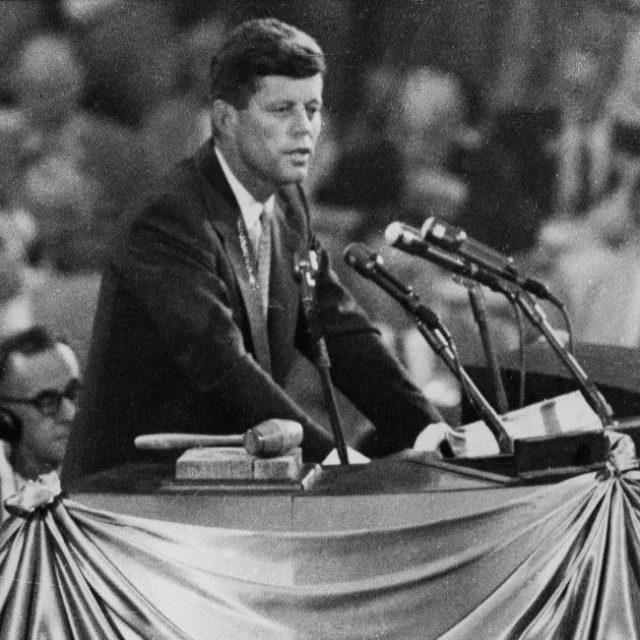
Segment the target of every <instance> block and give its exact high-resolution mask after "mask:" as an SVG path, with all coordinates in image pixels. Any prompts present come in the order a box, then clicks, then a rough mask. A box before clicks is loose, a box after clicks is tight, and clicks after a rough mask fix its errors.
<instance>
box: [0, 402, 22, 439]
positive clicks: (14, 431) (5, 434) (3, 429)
mask: <svg viewBox="0 0 640 640" xmlns="http://www.w3.org/2000/svg"><path fill="white" fill-rule="evenodd" d="M21 430H22V423H21V421H20V418H18V416H16V414H15V413H13V411H10V410H9V409H7V408H6V407H0V439H1V440H6V441H7V442H11V443H13V442H15V441H16V440H18V438H19V437H20V431H21Z"/></svg>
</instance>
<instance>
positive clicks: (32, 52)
mask: <svg viewBox="0 0 640 640" xmlns="http://www.w3.org/2000/svg"><path fill="white" fill-rule="evenodd" d="M84 83H85V75H84V69H83V68H82V66H81V65H80V63H79V61H78V58H77V55H76V52H75V49H74V47H73V45H72V43H71V41H70V40H69V38H68V37H64V36H60V35H54V34H46V35H38V36H35V37H34V38H32V39H30V40H28V41H27V42H25V44H24V46H23V47H22V49H21V51H20V54H19V56H18V58H17V61H16V65H15V70H14V76H13V85H12V86H13V90H14V95H15V99H16V103H17V106H18V109H19V110H20V113H21V114H22V115H23V117H24V120H25V122H26V139H25V142H24V148H23V152H22V162H21V167H22V175H21V200H22V203H23V205H24V206H25V208H26V209H27V210H28V211H29V212H30V213H31V214H32V215H33V217H34V219H35V221H36V225H37V233H38V236H37V241H36V242H37V246H36V247H35V248H34V255H33V259H34V261H36V262H37V263H38V264H40V265H42V266H45V267H50V268H54V269H59V270H61V271H67V272H73V271H78V270H83V269H93V268H97V267H99V266H100V264H101V261H102V255H103V251H104V237H105V235H106V234H107V233H108V232H109V230H110V227H111V225H112V224H113V221H114V220H115V219H116V218H117V216H118V214H119V213H120V211H121V210H122V208H123V207H124V206H125V204H126V202H128V201H129V200H130V199H131V198H132V196H133V194H135V193H136V188H137V187H136V188H134V187H133V185H134V184H136V183H138V184H139V180H140V175H141V174H140V171H141V169H142V168H143V165H144V161H143V158H142V155H141V153H142V152H141V149H139V148H138V144H137V140H136V139H135V138H134V137H133V136H132V135H131V134H130V133H127V131H126V129H125V128H124V127H123V126H122V125H120V124H117V123H115V122H110V121H108V120H106V119H104V118H100V117H97V116H96V115H94V114H92V113H89V112H87V111H86V110H85V109H84V108H83V107H82V105H81V98H82V96H83V92H84Z"/></svg>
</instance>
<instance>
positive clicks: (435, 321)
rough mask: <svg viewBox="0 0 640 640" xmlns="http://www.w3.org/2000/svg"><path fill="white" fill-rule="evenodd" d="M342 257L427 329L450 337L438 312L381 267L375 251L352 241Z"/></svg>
mask: <svg viewBox="0 0 640 640" xmlns="http://www.w3.org/2000/svg"><path fill="white" fill-rule="evenodd" d="M343 257H344V261H345V262H346V263H347V264H348V265H349V266H350V267H352V268H353V269H354V270H355V271H357V272H358V273H359V274H360V275H361V276H364V277H365V278H367V279H368V280H371V281H372V282H375V284H377V285H378V286H379V287H380V288H381V289H382V290H383V291H386V292H387V293H388V294H389V295H390V296H391V297H392V298H395V300H397V301H398V302H399V303H400V304H401V305H402V306H403V307H404V308H405V309H407V310H408V311H409V312H410V313H412V314H413V315H415V316H416V317H417V318H418V319H419V320H420V321H421V322H424V324H425V325H426V326H427V327H428V328H429V329H431V330H438V331H440V332H441V333H442V334H443V335H444V336H445V337H446V338H447V340H450V339H451V335H450V333H449V331H448V329H447V328H446V327H445V326H444V325H443V324H442V321H441V320H440V318H439V316H438V314H437V313H436V312H435V311H432V310H431V309H429V308H428V307H425V306H424V305H423V304H421V303H420V301H419V299H418V297H417V296H416V294H415V293H414V292H413V289H412V288H411V287H410V286H408V285H406V284H404V283H402V282H400V280H398V279H397V278H396V277H395V276H393V275H392V274H391V273H389V272H388V271H387V270H386V269H385V268H384V267H383V264H384V261H383V260H382V258H381V257H380V256H379V255H378V254H377V253H375V252H374V251H371V249H369V248H368V247H365V246H364V245H362V244H358V243H357V242H353V243H351V244H350V245H349V246H348V247H347V248H346V249H345V250H344V254H343Z"/></svg>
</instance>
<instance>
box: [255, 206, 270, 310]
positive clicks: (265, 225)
mask: <svg viewBox="0 0 640 640" xmlns="http://www.w3.org/2000/svg"><path fill="white" fill-rule="evenodd" d="M255 226H258V225H255ZM259 228H260V239H259V241H258V246H257V251H256V253H255V256H256V261H257V263H258V285H259V287H260V295H261V301H262V311H263V313H264V317H265V318H266V317H267V313H268V310H269V277H270V275H271V225H270V222H269V214H268V213H267V212H266V211H265V210H264V209H263V210H262V213H261V214H260V225H259Z"/></svg>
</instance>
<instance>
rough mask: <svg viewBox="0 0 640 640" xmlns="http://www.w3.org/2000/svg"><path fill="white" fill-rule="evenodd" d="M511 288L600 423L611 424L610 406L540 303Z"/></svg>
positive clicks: (523, 309) (609, 425) (525, 293)
mask: <svg viewBox="0 0 640 640" xmlns="http://www.w3.org/2000/svg"><path fill="white" fill-rule="evenodd" d="M513 289H514V290H513V291H512V292H511V294H512V295H513V296H514V299H515V301H516V303H517V304H518V306H519V307H520V308H521V309H522V311H523V312H524V314H525V315H526V316H527V318H529V320H530V321H531V323H532V324H533V325H534V326H535V327H536V328H537V329H538V330H539V331H540V333H541V334H542V335H543V336H544V337H545V339H546V340H547V342H548V343H549V345H550V346H551V348H552V349H553V350H554V351H555V353H556V355H557V356H558V357H559V358H560V361H561V362H562V363H563V364H564V366H565V367H566V368H567V369H568V370H569V371H570V372H571V374H572V375H573V377H574V378H575V379H576V380H577V382H578V385H579V386H580V390H581V391H582V395H583V396H584V397H585V399H586V401H587V402H588V403H589V405H591V408H592V409H593V410H594V411H595V412H596V414H597V415H598V417H599V418H600V421H601V422H602V425H603V426H604V427H611V426H613V424H614V419H613V411H612V409H611V406H610V405H609V403H608V402H607V401H606V400H605V398H604V396H603V395H602V394H601V393H600V391H599V390H598V388H597V387H596V386H595V384H593V382H592V381H591V379H590V378H589V377H588V376H587V374H586V372H585V371H584V369H583V368H582V367H581V366H580V364H579V363H578V361H577V360H576V359H575V357H574V355H573V354H572V353H570V352H569V351H567V349H565V347H564V346H563V345H562V343H561V342H560V340H559V339H558V336H557V335H556V333H555V331H554V329H553V327H552V326H551V325H550V324H549V322H548V320H547V316H546V314H545V312H544V310H543V309H542V307H540V305H539V304H538V303H537V302H536V301H535V300H534V299H533V298H532V297H531V296H530V295H529V293H527V292H526V291H523V290H522V289H515V287H514V288H513Z"/></svg>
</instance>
